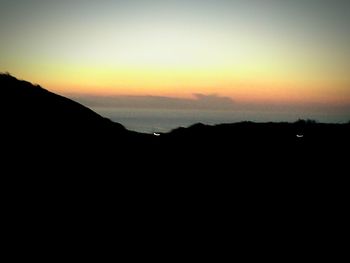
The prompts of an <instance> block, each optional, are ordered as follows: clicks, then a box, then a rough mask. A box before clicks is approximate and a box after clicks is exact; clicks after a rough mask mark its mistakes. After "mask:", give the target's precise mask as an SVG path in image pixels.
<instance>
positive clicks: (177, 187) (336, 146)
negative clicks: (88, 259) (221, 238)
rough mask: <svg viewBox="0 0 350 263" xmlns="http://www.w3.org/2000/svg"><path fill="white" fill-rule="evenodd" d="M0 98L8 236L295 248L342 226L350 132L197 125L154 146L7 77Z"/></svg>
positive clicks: (342, 128) (302, 126)
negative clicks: (286, 242) (289, 242)
mask: <svg viewBox="0 0 350 263" xmlns="http://www.w3.org/2000/svg"><path fill="white" fill-rule="evenodd" d="M0 92H1V131H0V132H1V136H0V139H1V167H2V171H4V172H3V175H2V183H3V184H2V185H3V186H4V187H3V188H4V189H5V190H4V191H3V195H4V196H5V206H8V211H9V212H8V213H7V215H11V216H12V218H11V221H12V223H15V224H16V228H18V226H22V225H30V226H32V225H33V226H37V225H39V227H38V229H40V228H41V227H43V224H44V226H45V223H46V224H48V225H49V226H48V227H44V228H45V231H46V230H47V229H51V228H56V227H57V229H58V230H57V231H63V233H64V231H67V229H69V231H72V232H73V231H74V232H76V229H77V226H80V228H81V230H80V231H81V233H82V236H83V237H84V235H86V234H87V233H86V232H87V229H88V230H89V231H90V229H91V226H93V227H96V228H98V229H99V231H100V230H101V229H102V230H101V231H103V232H105V233H110V232H109V231H110V230H111V229H117V230H118V234H117V235H120V233H123V237H125V238H129V239H130V238H131V239H133V238H134V237H139V236H140V235H141V236H144V238H148V237H154V235H155V232H157V235H158V234H159V233H162V235H164V231H168V232H167V233H168V234H167V235H168V238H169V237H171V238H170V239H172V237H173V236H178V238H179V239H183V238H184V237H185V236H186V235H187V234H188V233H192V232H193V231H194V232H195V235H198V237H201V236H203V235H207V231H208V227H209V229H210V228H212V229H215V232H220V233H225V234H226V232H227V231H228V229H231V230H232V229H233V230H234V235H236V234H237V231H238V233H240V234H241V236H242V237H243V238H246V239H250V238H251V237H252V236H253V235H256V234H258V235H261V238H265V237H271V233H272V232H274V233H278V234H279V235H280V233H281V230H283V231H285V233H286V234H285V235H286V237H287V239H290V237H291V236H295V237H296V238H298V239H300V236H301V235H302V234H303V233H305V232H304V229H307V231H308V233H312V235H314V236H315V237H318V236H319V235H320V233H319V229H322V231H324V230H323V229H324V226H325V223H328V222H329V221H327V222H326V220H324V222H322V221H320V218H324V215H325V214H330V215H332V216H333V217H334V216H338V217H337V218H342V214H341V211H343V210H342V209H343V208H344V207H345V206H344V204H343V203H344V200H347V199H346V195H347V192H348V189H347V185H348V184H347V183H346V181H347V177H348V175H347V172H346V171H347V166H348V156H347V152H346V151H348V149H349V146H350V143H349V135H350V125H349V124H319V123H314V122H312V121H298V122H296V123H252V122H242V123H234V124H222V125H216V126H208V125H203V124H196V125H193V126H191V127H189V128H179V129H175V130H173V131H172V132H170V133H166V134H161V135H160V136H152V135H147V134H140V133H136V132H131V131H128V130H126V129H125V128H124V127H123V126H122V125H120V124H117V123H113V122H111V121H110V120H108V119H105V118H103V117H101V116H100V115H98V114H96V113H94V112H93V111H91V110H90V109H88V108H86V107H84V106H82V105H80V104H78V103H76V102H74V101H71V100H69V99H66V98H64V97H61V96H58V95H55V94H53V93H50V92H49V91H47V90H44V89H42V88H41V87H40V86H34V85H32V84H30V83H29V82H25V81H20V80H17V79H16V78H14V77H12V76H10V75H6V74H5V75H4V74H2V75H0ZM42 218H44V219H42ZM39 219H40V220H39ZM327 220H328V219H327ZM72 222H74V223H73V224H72ZM338 222H339V220H338V219H337V222H336V223H337V224H338ZM50 224H52V225H50ZM30 228H32V227H30ZM18 229H22V228H18ZM24 229H27V228H26V227H24ZM32 229H35V231H36V229H37V228H32ZM89 231H88V232H89ZM130 233H132V234H130ZM260 233H262V234H260ZM33 236H35V235H34V234H33ZM160 240H163V238H160ZM225 240H226V238H225ZM277 240H280V239H279V238H277ZM264 242H265V241H264ZM142 244H148V241H147V242H144V241H143V242H142ZM191 246H192V245H191ZM308 246H309V244H308V243H307V242H306V244H305V247H308Z"/></svg>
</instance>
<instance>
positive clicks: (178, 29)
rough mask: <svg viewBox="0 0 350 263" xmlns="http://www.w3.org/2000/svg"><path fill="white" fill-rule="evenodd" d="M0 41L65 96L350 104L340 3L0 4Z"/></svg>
mask: <svg viewBox="0 0 350 263" xmlns="http://www.w3.org/2000/svg"><path fill="white" fill-rule="evenodd" d="M0 34H1V35H0V36H1V41H0V71H2V72H10V73H11V74H12V75H14V76H16V77H18V78H21V79H25V80H28V81H31V82H34V83H38V84H40V85H42V86H44V87H45V88H47V89H49V90H52V91H54V92H58V93H60V94H75V96H79V94H83V95H85V96H86V95H89V94H90V95H93V96H112V95H113V96H121V95H122V96H149V95H151V96H162V97H171V98H185V99H188V98H192V97H194V98H195V96H198V95H194V94H204V95H210V96H212V95H213V94H216V96H222V97H228V98H231V99H232V100H233V101H237V102H242V103H243V102H247V103H267V104H268V103H272V104H276V103H277V104H296V105H299V104H303V105H304V104H305V105H312V104H322V105H323V104H324V105H349V104H350V1H347V0H332V1H331V0H329V1H325V0H290V1H288V0H176V1H175V0H125V1H119V0H95V1H92V0H59V1H57V0H52V1H50V0H0Z"/></svg>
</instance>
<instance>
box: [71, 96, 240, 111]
mask: <svg viewBox="0 0 350 263" xmlns="http://www.w3.org/2000/svg"><path fill="white" fill-rule="evenodd" d="M73 99H75V100H77V101H79V102H80V103H82V104H84V105H86V106H89V107H103V108H144V109H198V110H206V109H207V110H230V109H233V108H234V105H235V103H234V101H233V100H232V99H231V98H229V97H222V96H219V95H216V94H210V95H206V94H200V93H196V94H193V98H192V99H191V98H189V99H187V98H172V97H161V96H108V97H102V96H92V95H81V96H77V97H75V98H73Z"/></svg>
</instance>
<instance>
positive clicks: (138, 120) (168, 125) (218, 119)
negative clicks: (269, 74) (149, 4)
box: [92, 107, 349, 133]
mask: <svg viewBox="0 0 350 263" xmlns="http://www.w3.org/2000/svg"><path fill="white" fill-rule="evenodd" d="M92 109H93V110H94V111H96V112H97V113H99V114H100V115H102V116H104V117H107V118H109V119H111V120H112V121H115V122H118V123H120V124H122V125H124V126H125V127H126V128H127V129H129V130H132V131H137V132H143V133H154V132H161V133H162V132H169V131H171V130H173V129H175V128H178V127H189V126H191V125H193V124H195V123H199V122H200V123H203V124H210V125H214V124H221V123H234V122H240V121H254V122H270V121H271V122H281V121H284V122H294V121H296V120H298V119H313V120H317V121H320V122H347V121H348V120H349V119H348V117H349V116H348V115H347V116H341V115H339V114H337V115H336V114H331V113H326V114H325V113H312V114H305V113H303V114H302V113H298V112H285V111H279V112H277V111H275V112H271V111H215V110H187V109H186V110H169V109H128V108H102V107H94V108H92Z"/></svg>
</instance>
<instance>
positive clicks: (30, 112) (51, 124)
mask: <svg viewBox="0 0 350 263" xmlns="http://www.w3.org/2000/svg"><path fill="white" fill-rule="evenodd" d="M0 87H1V89H0V92H1V111H2V116H3V119H5V120H6V121H9V122H11V123H12V125H18V126H20V125H30V127H28V130H31V129H35V130H37V129H38V128H39V127H40V129H47V128H52V129H60V130H61V131H62V130H64V129H70V132H71V131H74V130H75V129H77V130H81V129H87V130H86V131H85V132H88V131H89V128H95V127H96V126H101V127H106V126H112V125H113V127H114V128H118V129H119V130H120V131H123V130H124V128H123V127H122V125H120V124H116V123H112V122H111V121H109V120H108V119H106V118H103V117H101V116H100V115H98V114H97V113H95V112H93V111H92V110H90V109H88V108H86V107H84V106H82V105H81V104H79V103H77V102H74V101H72V100H70V99H67V98H64V97H62V96H59V95H56V94H54V93H51V92H49V91H47V90H45V89H43V88H41V87H40V86H35V85H33V84H31V83H29V82H26V81H22V80H18V79H16V78H14V77H12V76H11V75H8V74H0ZM4 128H8V129H11V126H7V127H6V126H5V127H4Z"/></svg>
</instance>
